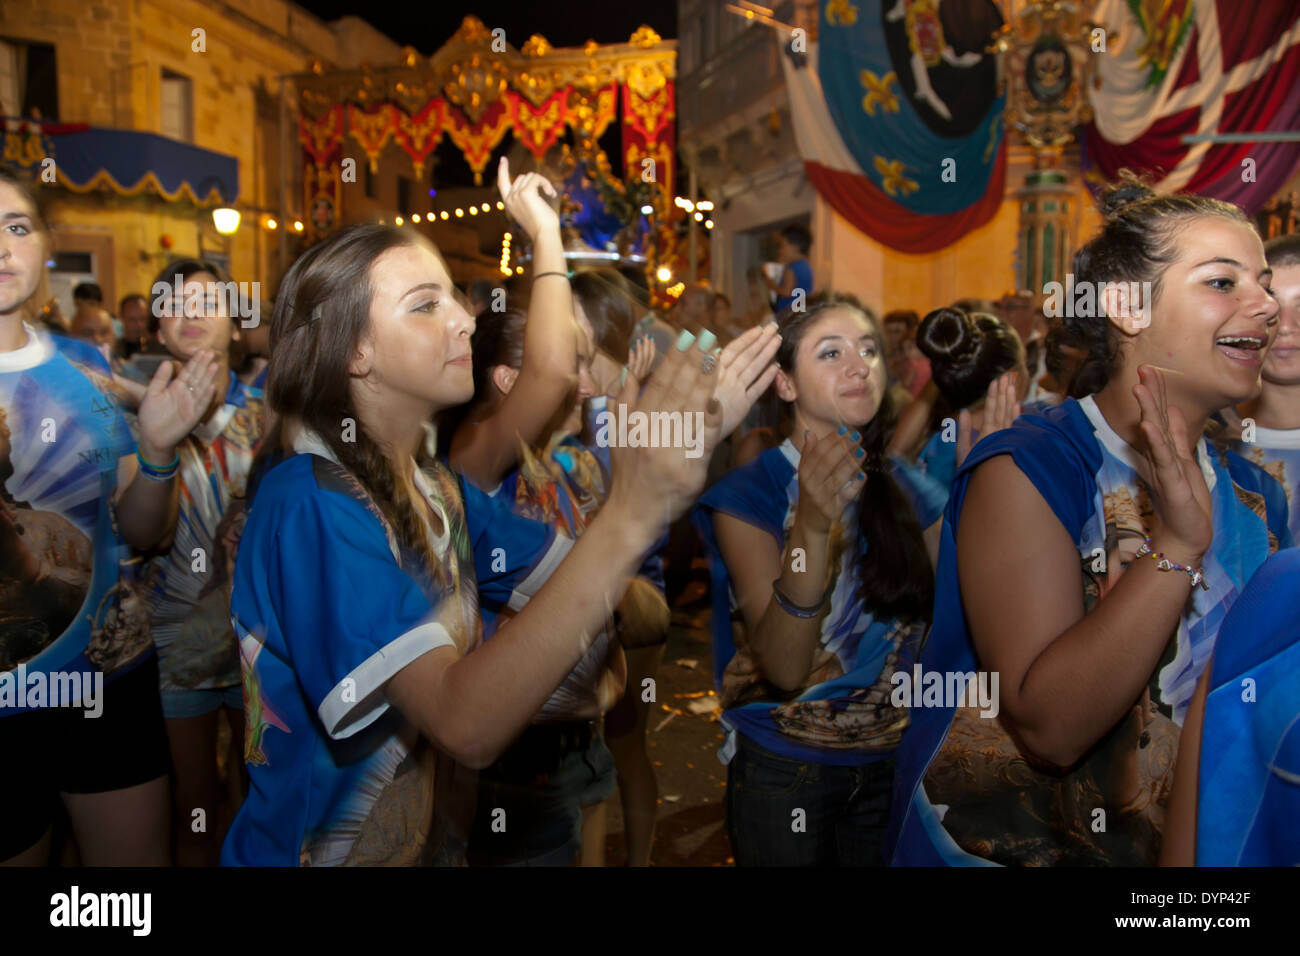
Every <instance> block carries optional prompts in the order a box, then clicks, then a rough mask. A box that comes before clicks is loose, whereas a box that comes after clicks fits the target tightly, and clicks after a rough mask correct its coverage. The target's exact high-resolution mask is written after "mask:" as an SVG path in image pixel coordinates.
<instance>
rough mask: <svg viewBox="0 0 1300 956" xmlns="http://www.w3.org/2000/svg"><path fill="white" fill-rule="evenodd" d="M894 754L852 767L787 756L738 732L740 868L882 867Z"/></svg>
mask: <svg viewBox="0 0 1300 956" xmlns="http://www.w3.org/2000/svg"><path fill="white" fill-rule="evenodd" d="M893 785H894V760H893V757H892V756H890V757H886V758H884V759H881V760H877V761H874V762H872V763H867V764H860V765H858V766H851V767H835V766H831V765H829V764H821V763H805V762H801V761H798V760H792V759H790V758H788V757H782V756H781V755H779V754H775V753H773V752H772V751H770V750H766V749H764V748H763V747H760V746H758V744H756V743H754V742H753V741H751V740H749V739H747V738H746V737H745V736H744V735H743V734H738V735H737V740H736V753H735V756H733V757H732V758H731V762H730V763H729V764H728V765H727V833H728V835H729V836H730V837H731V849H732V854H733V855H734V856H735V859H736V865H737V866H882V865H884V860H883V859H882V858H881V851H882V848H883V847H882V843H883V840H884V835H885V827H886V825H887V824H888V822H889V807H890V804H891V802H892V796H893Z"/></svg>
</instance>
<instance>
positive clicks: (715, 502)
mask: <svg viewBox="0 0 1300 956" xmlns="http://www.w3.org/2000/svg"><path fill="white" fill-rule="evenodd" d="M780 337H781V346H780V350H779V351H778V352H777V364H778V365H779V367H780V371H779V372H778V373H777V376H776V383H775V388H776V394H777V395H778V396H779V398H780V399H781V400H782V401H783V402H785V403H787V404H788V405H789V406H791V409H792V414H793V429H792V433H791V437H790V438H788V439H786V440H785V442H783V443H782V444H781V445H780V446H778V447H777V448H773V449H769V450H768V451H765V452H763V453H762V454H760V455H759V456H758V457H757V458H755V459H754V460H753V461H751V462H750V463H748V464H747V465H744V466H742V467H740V468H737V469H736V470H734V471H732V472H731V473H730V474H728V475H727V476H726V477H724V478H723V479H722V480H720V481H719V482H718V483H717V484H716V485H714V486H713V487H712V488H711V489H709V491H708V493H706V494H705V495H704V497H703V498H702V499H701V501H700V507H699V508H698V509H697V510H696V512H695V522H696V526H697V528H698V529H699V530H700V532H701V534H702V535H703V537H704V539H705V542H706V544H707V546H708V549H709V552H710V567H711V570H712V575H713V640H714V676H715V679H716V680H717V683H718V685H719V688H720V696H721V699H722V704H723V707H724V708H725V714H724V716H723V724H724V726H726V727H727V728H728V729H729V730H730V731H731V735H730V737H729V738H728V742H727V744H726V747H724V751H723V754H724V756H723V759H724V762H727V763H728V766H727V828H728V832H729V834H730V836H731V845H732V848H733V850H734V851H735V855H736V862H737V864H739V865H742V866H750V865H759V866H761V865H784V866H791V865H804V866H815V865H834V864H844V865H859V866H863V865H874V864H878V863H880V862H882V861H881V857H880V846H881V838H882V836H883V832H884V827H885V821H886V820H887V818H888V814H889V803H890V790H891V784H892V778H893V761H892V752H893V750H894V748H895V747H896V746H897V744H898V741H899V738H900V737H901V735H902V733H903V730H904V728H906V726H907V720H908V717H907V712H906V711H905V710H902V709H898V708H895V707H893V706H892V705H891V703H890V689H891V687H890V678H891V677H892V675H893V673H894V671H895V670H896V669H899V668H901V669H904V670H906V669H909V668H910V666H911V663H910V662H911V659H912V658H913V656H914V655H915V653H916V650H917V648H918V646H919V644H920V641H921V637H922V635H923V634H924V632H925V627H926V622H927V619H928V617H929V612H930V603H931V600H932V596H933V587H934V576H933V574H934V573H933V569H932V567H931V564H930V558H929V555H928V554H927V549H926V545H925V540H924V538H923V536H922V529H923V528H930V527H931V526H932V525H936V524H937V522H938V518H939V512H940V510H941V508H942V502H943V489H942V488H940V487H938V486H937V485H935V484H934V483H932V482H929V481H928V480H927V479H926V478H925V477H924V476H923V475H920V474H919V473H917V472H915V470H914V469H911V468H909V467H908V466H905V465H903V464H901V463H899V462H894V461H891V460H890V459H888V458H887V457H885V454H884V449H885V445H886V442H887V440H888V437H889V431H890V428H891V427H892V425H893V423H894V408H893V404H892V400H891V399H890V397H889V395H888V392H887V373H886V369H885V360H884V348H883V342H882V338H881V333H880V328H879V326H878V324H877V322H876V320H875V318H874V317H873V316H871V315H870V314H869V313H867V312H866V311H865V310H864V309H862V308H861V307H860V306H858V305H857V303H856V302H853V301H850V300H848V299H836V298H829V299H827V300H825V301H823V302H821V303H819V304H817V305H814V306H812V307H810V308H809V309H808V311H806V312H787V313H786V314H785V315H784V316H783V317H782V325H781V329H780ZM733 603H734V606H735V607H736V608H738V609H739V612H740V617H741V621H742V623H743V630H741V631H739V632H737V633H735V634H734V635H733V629H732V622H731V618H732V615H731V609H732V605H733ZM800 813H802V814H803V816H802V818H800V817H799V816H798V815H799V814H800ZM792 815H793V816H792ZM800 819H802V824H803V826H802V827H796V826H793V825H792V824H793V823H795V822H798V821H799V820H800Z"/></svg>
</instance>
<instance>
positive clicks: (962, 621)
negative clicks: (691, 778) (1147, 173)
mask: <svg viewBox="0 0 1300 956" xmlns="http://www.w3.org/2000/svg"><path fill="white" fill-rule="evenodd" d="M497 185H498V188H499V190H500V193H501V197H502V200H503V202H504V205H505V209H506V212H507V214H508V215H509V216H510V217H511V218H512V219H513V220H514V221H515V222H516V223H518V225H519V227H520V229H521V230H522V232H523V233H524V234H525V235H526V236H527V237H528V240H529V242H530V244H531V250H532V259H531V263H530V266H529V274H528V276H527V277H525V281H523V282H517V281H516V282H512V283H510V284H509V286H508V287H498V286H495V285H494V284H492V283H488V282H484V281H475V282H470V283H464V282H462V283H461V285H459V286H458V285H457V277H456V276H453V275H452V274H451V273H450V272H449V271H448V268H447V265H446V262H445V261H444V260H443V258H442V257H441V255H440V254H439V252H438V250H437V249H436V248H435V247H434V246H433V245H432V244H431V243H430V242H429V241H428V240H427V239H426V238H424V237H422V236H421V235H420V234H419V233H418V232H417V231H415V230H413V229H410V228H407V229H403V228H399V227H396V226H386V225H355V226H350V227H347V228H343V229H341V230H339V231H338V232H336V233H335V234H333V235H331V236H329V237H328V238H326V239H324V240H322V241H320V242H318V243H316V244H315V245H313V246H311V247H310V248H308V249H307V251H305V252H304V253H303V254H302V255H301V256H300V257H299V258H298V259H297V260H296V261H295V262H294V263H293V264H292V266H291V267H290V268H289V270H288V272H287V273H286V274H285V276H284V277H283V279H282V280H281V282H280V284H279V288H278V290H277V292H276V297H275V300H274V303H273V306H272V304H271V303H270V302H269V301H268V302H266V303H264V304H263V310H264V313H265V314H266V315H268V316H269V322H264V323H262V324H261V325H260V326H258V327H253V328H245V327H244V325H245V323H242V322H240V321H239V320H238V319H237V318H236V317H235V316H234V315H233V314H232V310H231V309H230V307H229V303H228V300H227V299H226V297H224V296H223V295H221V294H220V291H219V290H220V289H221V288H223V286H224V285H225V284H226V283H228V282H229V279H230V277H229V276H227V275H225V274H224V273H223V271H222V270H221V268H220V267H219V266H217V265H215V264H213V263H211V262H206V261H202V260H180V261H177V262H173V263H169V264H168V265H167V266H166V267H165V268H164V269H163V270H162V272H161V273H160V275H159V276H158V280H157V282H156V283H155V284H154V285H153V286H151V291H150V294H149V295H147V296H146V295H135V294H132V295H128V296H126V297H124V298H123V299H122V301H121V302H120V303H119V306H118V315H117V317H116V318H114V317H113V316H110V315H109V314H108V312H107V311H105V309H104V308H103V304H102V294H101V293H100V290H99V289H98V287H95V286H93V285H90V284H85V285H83V286H80V287H78V289H77V290H76V294H75V299H76V311H75V314H74V315H73V316H72V317H71V318H70V319H68V320H64V319H63V318H62V317H61V316H60V315H59V314H58V312H57V309H53V308H51V307H50V306H49V305H48V302H49V300H48V297H47V295H46V291H45V285H46V279H47V277H46V275H45V263H46V260H47V259H48V258H49V253H50V242H51V232H50V224H49V223H48V222H47V221H46V219H45V218H44V216H43V214H42V211H41V203H40V201H39V200H40V198H41V197H40V194H39V187H38V186H35V185H33V184H30V183H28V182H26V181H25V180H23V179H21V178H20V177H19V176H17V175H16V174H14V173H12V172H9V171H0V752H2V753H3V754H4V755H5V757H6V761H7V763H8V764H9V765H10V766H21V767H23V768H24V772H23V773H22V774H21V775H15V776H14V777H13V778H12V779H11V780H10V781H9V782H8V783H7V785H6V786H5V787H4V788H2V789H0V794H2V795H0V862H6V861H7V862H9V863H17V864H27V865H42V864H48V863H54V862H62V863H65V864H74V863H81V864H85V865H170V864H175V865H187V866H205V865H215V864H217V863H218V862H220V863H222V864H226V865H286V866H293V865H336V864H349V865H358V864H404V865H458V864H469V865H476V866H545V865H561V866H566V865H577V864H581V865H592V866H598V865H603V864H604V850H605V831H606V809H607V807H608V806H609V802H610V801H611V800H612V799H614V797H615V794H616V793H617V798H618V799H619V801H620V803H621V807H622V818H623V831H624V840H625V844H626V857H627V861H628V863H629V864H630V865H646V864H648V863H649V862H650V860H651V854H652V847H653V839H654V827H655V819H656V807H657V804H658V793H657V784H656V780H655V772H654V767H653V763H652V761H651V760H650V757H649V754H648V752H647V749H646V748H647V744H646V726H647V718H648V715H649V710H650V705H649V703H648V699H647V698H646V697H644V696H643V695H642V694H640V693H639V691H640V689H641V688H642V687H643V686H645V683H646V681H647V680H650V679H653V678H654V676H655V674H656V673H657V671H658V668H659V666H660V664H661V662H662V659H663V654H664V646H665V643H666V642H667V640H668V636H669V630H670V621H671V613H670V608H671V607H672V606H673V604H674V602H676V601H677V600H678V599H679V597H680V596H681V594H682V592H683V588H684V584H685V582H686V581H688V580H689V578H690V575H691V568H692V561H693V559H694V557H695V555H697V554H698V555H699V556H700V557H702V558H703V559H704V561H705V562H706V563H707V566H708V573H709V577H710V579H711V587H710V588H709V591H708V602H707V603H708V611H709V613H708V620H709V622H710V624H709V629H710V634H709V636H710V638H711V641H712V648H713V678H714V681H715V684H716V688H717V695H718V697H719V700H720V703H721V707H722V712H721V721H722V725H723V727H724V729H725V731H726V734H725V741H724V744H723V745H722V747H721V749H720V750H719V753H718V757H719V759H720V760H721V761H722V762H723V763H724V764H726V767H727V771H726V774H727V781H726V792H725V814H726V826H727V833H728V835H729V837H730V845H731V848H732V852H733V854H734V857H735V861H736V863H737V864H738V865H741V866H755V865H757V866H765V865H796V866H809V865H862V866H869V865H888V864H895V865H907V864H928V865H985V864H1004V865H1057V864H1104V865H1126V864H1127V865H1152V864H1156V863H1158V862H1163V863H1167V864H1181V865H1189V864H1194V863H1195V864H1202V865H1224V864H1228V865H1231V864H1241V863H1257V864H1296V863H1298V862H1300V836H1297V833H1298V832H1300V831H1297V830H1296V828H1295V827H1294V825H1293V823H1292V822H1291V817H1292V815H1293V814H1294V813H1295V811H1296V809H1297V807H1300V788H1298V787H1297V783H1296V781H1297V780H1300V763H1298V762H1297V761H1298V760H1300V746H1298V745H1300V737H1297V733H1296V729H1295V728H1296V717H1297V714H1300V690H1298V689H1297V688H1300V683H1297V681H1296V677H1297V671H1298V670H1300V630H1297V625H1296V623H1295V622H1296V621H1297V620H1300V614H1298V613H1297V611H1300V607H1297V604H1298V603H1300V598H1298V597H1297V595H1300V587H1297V585H1300V557H1297V552H1296V551H1295V550H1294V548H1293V535H1294V534H1295V533H1296V531H1297V529H1300V517H1297V515H1296V514H1293V513H1291V511H1290V510H1289V501H1290V499H1292V498H1293V492H1294V491H1295V490H1296V489H1297V487H1300V480H1298V479H1297V473H1300V237H1294V236H1293V237H1287V238H1284V239H1281V240H1274V241H1272V242H1270V243H1269V244H1268V245H1267V247H1266V246H1265V245H1264V244H1263V243H1262V242H1261V241H1260V238H1259V237H1258V235H1257V233H1256V232H1255V230H1254V228H1253V226H1252V225H1251V224H1250V222H1249V221H1248V220H1247V219H1246V217H1245V216H1244V215H1243V214H1242V213H1241V211H1240V210H1239V209H1237V208H1236V207H1235V206H1232V205H1230V204H1227V203H1223V202H1219V201H1215V200H1210V199H1204V198H1200V197H1195V196H1159V195H1155V194H1153V193H1152V192H1150V191H1149V190H1148V189H1147V188H1146V187H1144V186H1143V185H1142V184H1141V183H1139V182H1138V181H1137V180H1135V179H1132V178H1126V179H1125V180H1123V181H1122V182H1120V183H1117V184H1114V185H1112V186H1111V187H1109V188H1108V189H1107V190H1106V191H1105V192H1104V193H1103V195H1102V197H1101V200H1100V205H1101V208H1102V211H1103V214H1104V216H1105V220H1104V225H1103V226H1102V228H1101V229H1100V231H1099V232H1098V233H1097V235H1095V236H1094V237H1092V238H1091V239H1090V240H1089V241H1088V242H1087V243H1086V244H1085V245H1084V246H1083V247H1082V248H1081V249H1080V250H1079V252H1078V253H1077V255H1076V257H1075V261H1074V274H1075V282H1076V287H1081V286H1082V285H1083V284H1091V285H1092V287H1094V288H1095V289H1097V290H1098V295H1097V298H1096V301H1097V303H1098V308H1097V309H1096V310H1095V311H1094V312H1093V314H1076V313H1075V311H1073V310H1071V311H1070V312H1068V313H1067V316H1066V317H1065V318H1063V319H1048V318H1047V317H1046V316H1044V315H1043V314H1042V312H1041V310H1035V309H1034V307H1033V299H1032V297H1026V296H1024V295H1011V296H1007V297H1005V298H1004V299H1002V300H999V301H997V302H988V301H982V300H978V299H963V300H960V301H957V302H953V303H934V306H935V307H934V308H933V309H932V310H931V311H930V312H928V314H926V315H924V316H921V315H919V314H918V313H916V312H913V311H906V310H894V311H889V312H886V313H885V314H884V315H883V317H878V316H877V315H876V314H875V312H874V311H873V310H872V309H871V308H868V307H867V306H865V305H864V304H862V303H861V302H860V301H858V300H857V299H855V298H854V297H852V296H849V295H844V294H837V293H836V292H834V291H833V290H828V289H822V288H820V287H818V285H817V283H816V281H815V276H814V274H813V269H812V266H811V265H810V259H809V253H810V247H811V236H810V235H809V233H808V231H807V230H806V229H804V228H803V227H801V226H788V227H786V228H784V229H783V230H782V231H781V233H780V235H779V238H778V241H777V243H776V252H777V255H776V259H777V263H776V268H774V269H772V270H770V271H768V272H765V271H763V270H761V269H760V270H755V271H754V272H753V274H752V275H751V277H750V279H751V281H750V286H751V289H750V290H749V292H748V293H747V299H746V302H745V303H744V304H743V306H742V308H740V309H735V308H733V306H732V303H731V302H730V300H728V299H727V298H726V296H723V295H720V294H718V293H716V292H714V291H713V290H711V289H710V288H708V287H707V285H705V284H702V283H693V284H691V285H689V286H687V287H686V288H685V289H684V290H683V291H682V293H681V295H680V296H679V297H678V301H677V304H676V306H675V307H674V308H673V309H671V310H669V311H667V312H665V313H662V314H660V313H657V312H655V311H654V310H652V309H650V308H649V307H648V300H647V297H646V293H645V290H644V289H643V288H639V287H638V286H636V285H635V283H633V282H632V281H630V280H629V279H628V278H627V277H625V276H623V275H622V274H621V273H619V272H617V271H616V270H613V269H608V268H604V269H591V270H583V271H578V272H576V273H571V272H570V270H569V266H568V263H567V260H566V258H565V253H564V246H563V242H562V239H561V223H560V219H559V216H558V215H557V213H556V212H555V203H554V201H553V200H554V199H555V189H554V187H553V186H552V184H551V183H550V182H548V181H547V180H546V179H545V178H544V177H542V176H541V175H539V174H537V173H524V174H521V175H518V176H514V177H512V176H511V172H510V169H509V166H508V164H507V163H506V162H505V161H504V160H503V161H502V163H501V165H500V167H499V168H498V177H497ZM1139 289H1147V290H1151V291H1150V292H1149V293H1147V292H1143V293H1139V292H1138V290H1139ZM462 290H463V291H462ZM1084 311H1086V310H1084ZM638 416H640V418H638ZM637 421H651V422H654V423H663V425H664V427H663V430H662V431H660V432H656V431H655V429H656V428H657V427H658V425H657V424H654V425H652V426H651V436H646V435H645V433H644V429H642V432H641V435H642V437H641V438H640V439H638V438H637V437H636V435H637V431H636V429H635V428H629V427H628V423H629V422H637ZM611 423H613V424H611ZM678 426H680V427H678ZM629 435H631V436H633V437H631V438H630V439H629V438H628V437H627V436H629ZM655 435H661V436H675V437H674V438H673V440H671V441H670V440H668V439H667V438H666V437H665V440H663V441H657V440H652V436H655ZM611 436H612V437H611Z"/></svg>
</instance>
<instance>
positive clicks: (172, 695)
mask: <svg viewBox="0 0 1300 956" xmlns="http://www.w3.org/2000/svg"><path fill="white" fill-rule="evenodd" d="M222 706H225V707H228V708H230V709H231V710H237V711H239V712H240V713H243V711H244V690H243V688H242V687H240V686H239V685H238V684H236V685H235V686H234V687H212V688H206V689H203V690H165V691H163V692H162V708H163V716H164V717H166V718H167V719H168V720H178V719H184V718H186V717H202V716H203V715H204V714H210V713H212V712H213V711H214V710H216V709H217V708H218V707H222Z"/></svg>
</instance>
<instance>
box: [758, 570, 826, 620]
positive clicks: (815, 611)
mask: <svg viewBox="0 0 1300 956" xmlns="http://www.w3.org/2000/svg"><path fill="white" fill-rule="evenodd" d="M834 590H835V585H834V584H832V585H830V586H829V587H828V588H826V593H825V594H823V595H822V596H821V600H820V601H818V602H817V604H816V606H815V607H801V606H799V605H798V604H795V603H794V602H793V601H791V600H790V599H789V598H788V597H786V596H785V593H784V592H783V591H782V590H781V579H780V578H777V579H776V580H775V581H773V582H772V597H774V598H775V599H776V603H777V604H778V605H779V606H780V608H781V610H783V611H785V613H786V614H790V615H792V616H794V617H802V618H810V617H817V616H818V615H819V614H821V613H822V612H823V611H824V610H826V602H827V601H829V600H830V597H831V592H832V591H834Z"/></svg>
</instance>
